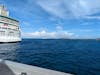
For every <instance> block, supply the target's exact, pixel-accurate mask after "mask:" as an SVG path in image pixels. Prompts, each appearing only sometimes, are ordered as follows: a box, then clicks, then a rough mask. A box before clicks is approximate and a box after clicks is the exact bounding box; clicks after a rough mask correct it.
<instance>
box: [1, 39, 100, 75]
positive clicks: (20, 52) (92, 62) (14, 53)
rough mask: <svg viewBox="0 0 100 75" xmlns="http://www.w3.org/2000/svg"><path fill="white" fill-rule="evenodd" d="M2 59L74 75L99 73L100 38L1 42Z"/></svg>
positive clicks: (98, 74) (99, 74)
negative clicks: (99, 39)
mask: <svg viewBox="0 0 100 75" xmlns="http://www.w3.org/2000/svg"><path fill="white" fill-rule="evenodd" d="M0 59H7V60H12V61H16V62H20V63H24V64H29V65H34V66H39V67H43V68H48V69H52V70H57V71H62V72H66V73H72V74H75V75H100V41H97V40H67V39H23V40H22V42H19V43H3V44H0Z"/></svg>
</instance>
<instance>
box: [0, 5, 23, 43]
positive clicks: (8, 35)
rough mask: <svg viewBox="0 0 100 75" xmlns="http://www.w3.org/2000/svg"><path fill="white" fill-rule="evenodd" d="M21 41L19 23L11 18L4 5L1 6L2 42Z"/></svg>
mask: <svg viewBox="0 0 100 75" xmlns="http://www.w3.org/2000/svg"><path fill="white" fill-rule="evenodd" d="M18 41H21V33H20V28H19V21H17V20H15V19H13V18H10V17H9V12H8V11H7V9H6V8H5V6H4V5H0V42H18Z"/></svg>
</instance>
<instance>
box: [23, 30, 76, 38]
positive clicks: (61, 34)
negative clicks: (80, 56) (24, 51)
mask: <svg viewBox="0 0 100 75" xmlns="http://www.w3.org/2000/svg"><path fill="white" fill-rule="evenodd" d="M22 36H23V37H26V38H42V39H49V38H53V39H57V38H72V37H73V36H74V33H69V32H67V31H62V32H47V31H45V30H42V31H35V32H32V33H23V34H22Z"/></svg>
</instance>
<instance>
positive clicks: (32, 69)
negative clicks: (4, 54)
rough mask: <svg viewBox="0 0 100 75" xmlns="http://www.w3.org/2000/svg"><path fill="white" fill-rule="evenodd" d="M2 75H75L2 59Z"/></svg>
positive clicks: (0, 71)
mask: <svg viewBox="0 0 100 75" xmlns="http://www.w3.org/2000/svg"><path fill="white" fill-rule="evenodd" d="M0 75H73V74H69V73H63V72H58V71H54V70H49V69H44V68H40V67H36V66H30V65H26V64H21V63H17V62H12V61H8V60H2V59H0Z"/></svg>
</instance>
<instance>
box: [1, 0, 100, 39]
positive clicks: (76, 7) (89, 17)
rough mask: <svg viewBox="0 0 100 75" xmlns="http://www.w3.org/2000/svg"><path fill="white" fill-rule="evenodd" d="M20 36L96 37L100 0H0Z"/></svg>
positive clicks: (99, 15)
mask: <svg viewBox="0 0 100 75" xmlns="http://www.w3.org/2000/svg"><path fill="white" fill-rule="evenodd" d="M0 4H5V5H6V6H7V9H8V10H9V12H10V17H13V18H15V19H17V20H19V21H20V28H21V32H22V37H24V38H100V0H70V1H69V0H14V1H12V0H0Z"/></svg>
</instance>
